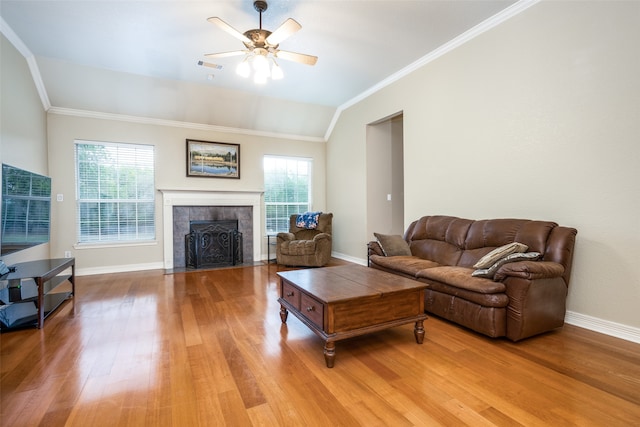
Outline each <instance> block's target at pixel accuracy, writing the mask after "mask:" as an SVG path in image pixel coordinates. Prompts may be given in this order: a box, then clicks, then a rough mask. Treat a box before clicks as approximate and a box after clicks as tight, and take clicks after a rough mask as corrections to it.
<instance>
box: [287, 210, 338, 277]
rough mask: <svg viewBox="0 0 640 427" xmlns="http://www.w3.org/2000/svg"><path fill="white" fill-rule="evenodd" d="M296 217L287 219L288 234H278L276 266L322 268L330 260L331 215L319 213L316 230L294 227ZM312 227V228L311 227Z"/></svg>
mask: <svg viewBox="0 0 640 427" xmlns="http://www.w3.org/2000/svg"><path fill="white" fill-rule="evenodd" d="M297 218H298V215H291V217H290V218H289V232H288V233H278V237H277V240H276V259H277V261H278V264H283V265H290V266H303V267H322V266H323V265H326V264H327V263H328V262H329V259H330V258H331V221H332V220H333V214H332V213H321V214H320V215H319V216H318V220H317V225H316V228H306V227H305V226H303V227H299V226H298V225H300V224H298V225H296V219H297ZM311 227H312V226H311Z"/></svg>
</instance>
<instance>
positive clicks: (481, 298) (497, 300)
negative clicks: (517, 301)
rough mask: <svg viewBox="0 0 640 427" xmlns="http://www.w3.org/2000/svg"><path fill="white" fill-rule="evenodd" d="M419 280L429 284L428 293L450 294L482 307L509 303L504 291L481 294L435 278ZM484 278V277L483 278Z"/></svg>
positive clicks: (496, 306) (503, 305) (504, 305)
mask: <svg viewBox="0 0 640 427" xmlns="http://www.w3.org/2000/svg"><path fill="white" fill-rule="evenodd" d="M419 280H420V281H421V282H425V283H428V284H429V287H428V288H427V291H428V292H429V293H432V292H437V293H440V294H446V295H451V296H454V297H456V298H460V299H463V300H465V301H471V302H473V303H475V304H478V305H481V306H483V307H495V308H500V307H506V306H507V305H509V297H508V296H507V294H506V293H503V292H499V293H496V294H481V293H478V292H473V291H468V290H466V289H461V288H458V287H456V286H450V285H447V284H446V283H442V282H437V281H435V280H429V281H427V280H426V279H419ZM485 280H486V279H485Z"/></svg>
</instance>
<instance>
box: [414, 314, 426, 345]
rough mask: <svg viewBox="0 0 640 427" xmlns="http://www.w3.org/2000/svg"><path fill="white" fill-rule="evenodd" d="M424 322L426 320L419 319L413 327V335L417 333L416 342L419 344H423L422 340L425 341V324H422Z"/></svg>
mask: <svg viewBox="0 0 640 427" xmlns="http://www.w3.org/2000/svg"><path fill="white" fill-rule="evenodd" d="M423 322H424V320H418V321H417V322H416V327H415V328H414V329H413V335H415V337H416V342H417V343H418V344H422V341H424V326H422V325H423Z"/></svg>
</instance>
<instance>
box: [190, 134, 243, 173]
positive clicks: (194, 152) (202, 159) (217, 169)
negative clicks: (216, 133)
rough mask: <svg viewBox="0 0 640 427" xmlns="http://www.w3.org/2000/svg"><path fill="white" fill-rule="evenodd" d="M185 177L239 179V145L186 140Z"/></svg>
mask: <svg viewBox="0 0 640 427" xmlns="http://www.w3.org/2000/svg"><path fill="white" fill-rule="evenodd" d="M187 176H188V177H199V178H232V179H233V178H235V179H239V178H240V144H230V143H226V142H211V141H200V140H196V139H187Z"/></svg>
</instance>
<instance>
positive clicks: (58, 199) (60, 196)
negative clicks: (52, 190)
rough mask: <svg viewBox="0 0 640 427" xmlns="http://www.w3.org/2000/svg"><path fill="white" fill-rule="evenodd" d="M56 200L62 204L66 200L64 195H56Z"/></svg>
mask: <svg viewBox="0 0 640 427" xmlns="http://www.w3.org/2000/svg"><path fill="white" fill-rule="evenodd" d="M56 200H57V201H59V202H62V201H63V200H64V194H57V195H56Z"/></svg>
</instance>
